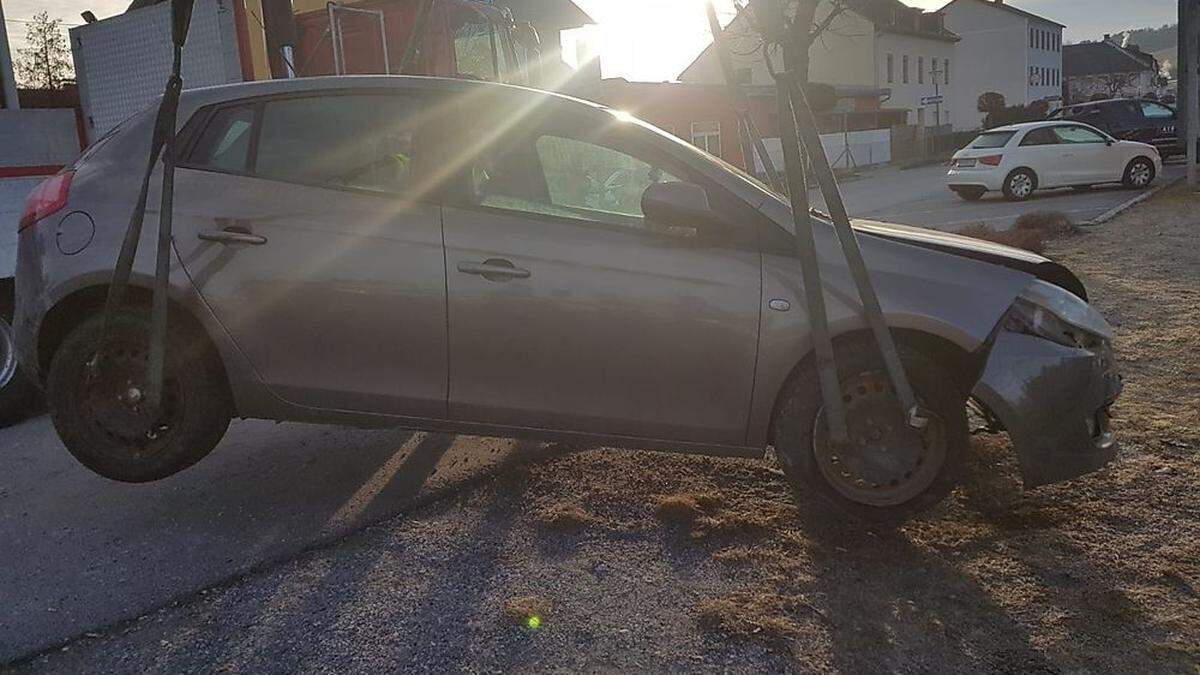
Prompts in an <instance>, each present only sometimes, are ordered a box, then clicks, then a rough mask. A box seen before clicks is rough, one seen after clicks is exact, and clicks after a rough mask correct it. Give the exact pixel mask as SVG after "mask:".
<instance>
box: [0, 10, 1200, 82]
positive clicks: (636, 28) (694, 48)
mask: <svg viewBox="0 0 1200 675" xmlns="http://www.w3.org/2000/svg"><path fill="white" fill-rule="evenodd" d="M717 1H718V7H719V8H720V11H719V14H720V15H721V20H722V22H723V23H724V22H725V21H728V20H729V19H730V18H731V17H732V10H731V9H730V8H731V6H732V0H717ZM903 1H904V2H905V3H906V4H909V5H912V6H914V7H921V8H922V9H926V10H934V9H938V8H939V7H941V6H943V5H945V4H946V2H948V0H903ZM1006 1H1008V2H1010V4H1012V5H1014V6H1016V7H1020V8H1021V9H1025V10H1028V11H1030V12H1033V13H1035V14H1039V15H1041V16H1044V17H1046V18H1047V19H1051V20H1054V21H1057V22H1059V23H1062V24H1065V25H1066V26H1067V31H1066V38H1065V39H1066V40H1067V41H1068V42H1078V41H1081V40H1092V39H1098V38H1100V37H1101V36H1102V35H1103V34H1104V33H1116V32H1120V31H1122V30H1127V29H1132V28H1144V27H1148V26H1149V27H1158V26H1161V25H1162V24H1164V23H1173V22H1174V21H1175V11H1176V9H1175V8H1176V1H1175V0H1139V1H1138V2H1129V1H1128V0H1006ZM704 2H705V0H578V2H577V4H579V6H580V7H582V8H583V9H584V10H585V11H587V12H588V13H589V14H591V16H592V18H594V19H596V21H597V22H598V23H599V26H597V27H595V28H592V29H589V32H588V33H585V39H590V43H592V44H598V45H599V50H600V58H601V68H602V72H603V74H604V76H605V77H617V76H621V77H626V78H628V79H631V80H647V81H660V80H671V79H674V78H676V77H677V76H678V75H679V72H680V71H681V70H683V68H684V67H686V66H687V65H688V64H689V63H691V61H692V59H694V58H695V57H696V55H697V54H698V53H699V52H700V51H701V50H702V49H703V48H704V46H705V45H706V44H708V42H709V41H710V40H711V39H712V37H711V34H710V33H709V30H708V23H707V20H706V19H705V16H704ZM0 4H3V7H4V17H5V23H6V28H7V29H8V34H9V40H10V44H11V45H12V47H13V49H14V50H15V49H17V48H19V47H20V46H21V45H22V44H24V35H25V26H26V24H25V23H23V21H25V20H28V19H29V18H30V17H31V16H33V15H34V14H35V13H37V12H40V11H43V10H45V11H48V12H49V13H50V16H51V18H56V17H57V18H61V19H63V20H64V23H66V24H68V25H76V24H78V23H81V21H82V20H81V19H80V18H79V13H80V12H82V11H84V10H88V9H90V10H92V11H93V12H95V14H96V16H97V17H100V18H104V17H107V16H112V15H113V14H118V13H120V12H122V11H124V9H125V7H126V6H128V4H129V0H84V1H82V2H79V1H73V0H0ZM497 4H504V3H503V0H497ZM569 39H573V38H569Z"/></svg>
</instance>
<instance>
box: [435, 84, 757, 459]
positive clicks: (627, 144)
mask: <svg viewBox="0 0 1200 675" xmlns="http://www.w3.org/2000/svg"><path fill="white" fill-rule="evenodd" d="M579 107H580V108H582V106H579ZM586 113H587V114H584V112H579V113H578V114H576V113H574V112H561V114H560V113H559V112H556V113H554V114H549V115H545V116H542V117H537V116H534V118H533V119H526V120H525V121H524V122H522V123H520V124H517V125H512V128H511V130H510V131H508V132H506V133H504V134H502V136H501V137H499V138H498V139H497V137H496V136H495V135H494V134H491V133H488V132H479V134H478V136H477V137H476V136H471V134H470V132H469V131H467V132H464V133H463V134H462V135H463V136H464V137H465V139H466V148H469V149H461V150H458V151H455V152H454V153H453V154H452V155H451V156H457V157H461V156H463V155H464V154H466V155H469V159H468V160H467V161H466V166H465V170H464V171H463V180H464V181H465V185H464V188H463V190H462V191H461V192H460V194H459V197H458V199H457V201H456V203H454V204H452V205H447V206H446V208H445V211H444V227H445V236H446V258H447V270H448V289H449V324H450V392H449V394H450V414H451V416H452V417H454V418H458V419H462V420H467V421H472V422H483V423H489V424H499V425H505V426H518V427H532V428H540V429H552V430H559V431H571V432H584V433H592V434H601V435H605V436H626V437H638V438H643V439H662V440H667V441H690V442H700V443H712V444H726V445H740V444H743V443H744V442H745V434H746V428H747V421H748V412H749V406H750V397H751V390H752V385H753V377H754V364H755V357H756V354H757V339H758V318H759V311H760V295H761V269H760V268H761V260H760V254H759V252H758V251H757V247H756V245H755V241H754V238H753V235H752V234H750V236H749V238H747V237H746V236H745V235H747V232H746V231H744V230H742V229H739V228H738V227H737V225H738V224H737V222H735V221H734V220H731V221H729V225H730V231H729V233H728V234H727V235H712V234H710V233H709V232H707V231H705V230H703V229H700V228H690V227H683V228H679V227H660V226H658V225H656V224H655V223H652V222H648V221H647V220H646V218H644V217H643V215H642V211H641V197H642V193H643V192H644V191H645V189H646V188H647V187H648V186H649V185H650V184H652V183H655V182H664V181H674V180H688V181H698V180H700V177H697V176H694V175H692V172H691V170H689V168H688V167H687V166H686V165H684V164H681V163H680V162H678V161H676V160H672V159H671V158H670V157H668V156H667V154H664V153H660V152H659V151H658V150H656V146H659V147H660V148H661V147H662V144H663V143H665V141H663V140H662V139H660V138H658V137H657V136H656V135H654V134H652V133H651V132H649V131H646V130H644V129H640V128H639V127H636V125H633V124H631V123H628V122H620V121H619V120H617V118H615V117H613V116H612V115H611V114H610V113H608V112H602V111H596V110H586ZM639 131H640V133H635V132H639ZM489 138H492V139H493V140H494V142H489V140H488V139H489ZM705 187H706V190H708V194H709V198H710V200H711V202H712V203H713V204H714V205H715V207H716V208H718V210H719V211H722V212H723V213H726V214H728V213H729V212H728V211H727V210H725V209H726V208H727V207H728V208H733V209H736V208H737V205H738V204H741V202H737V201H736V199H733V198H732V195H728V194H724V193H721V192H720V191H719V190H717V189H716V188H715V186H712V185H706V186H705ZM735 202H736V203H735ZM741 205H742V206H743V207H744V206H745V205H744V204H741ZM742 225H744V226H745V229H747V230H752V227H751V225H750V221H746V220H743V222H742Z"/></svg>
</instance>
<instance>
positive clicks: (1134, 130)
mask: <svg viewBox="0 0 1200 675" xmlns="http://www.w3.org/2000/svg"><path fill="white" fill-rule="evenodd" d="M1048 117H1049V119H1052V120H1071V121H1074V122H1083V123H1085V124H1090V125H1092V126H1094V127H1096V128H1098V129H1101V130H1102V131H1105V132H1107V133H1109V134H1110V135H1112V136H1114V137H1116V138H1118V139H1120V140H1123V141H1138V142H1140V143H1149V144H1150V145H1153V146H1154V147H1156V148H1158V153H1159V154H1160V155H1162V157H1163V159H1166V158H1167V157H1171V156H1173V155H1182V154H1185V152H1186V150H1185V148H1184V145H1183V141H1182V140H1180V138H1179V132H1178V131H1177V130H1176V128H1175V127H1176V124H1177V123H1178V122H1177V120H1178V117H1177V115H1176V113H1175V109H1174V108H1172V107H1171V106H1169V105H1165V104H1163V103H1159V102H1158V101H1150V100H1146V99H1136V98H1114V99H1109V100H1107V101H1089V102H1087V103H1076V104H1074V105H1069V106H1066V107H1064V108H1059V109H1058V110H1055V111H1053V112H1051V113H1050V115H1049V116H1048Z"/></svg>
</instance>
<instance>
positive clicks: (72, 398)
mask: <svg viewBox="0 0 1200 675" xmlns="http://www.w3.org/2000/svg"><path fill="white" fill-rule="evenodd" d="M149 328H150V321H149V316H148V315H147V314H144V313H135V312H128V313H122V314H120V315H119V316H117V317H116V318H115V319H114V321H113V326H112V330H111V333H110V335H109V342H108V345H107V347H106V348H105V350H104V352H103V356H102V357H100V358H98V357H97V349H98V347H99V344H100V334H101V317H100V316H95V317H92V318H91V319H89V320H87V321H86V322H84V323H83V324H82V325H80V326H79V327H78V328H76V329H75V330H74V331H73V332H72V333H71V334H70V335H69V336H68V337H67V338H66V340H64V341H63V343H62V345H61V346H60V347H59V349H58V351H57V353H56V354H55V355H54V360H53V362H52V364H51V366H50V372H49V377H48V379H47V399H48V403H49V406H50V415H51V418H52V420H53V422H54V426H55V428H56V429H57V430H58V434H59V436H60V437H61V438H62V441H63V443H64V444H65V445H66V446H67V450H68V451H70V453H71V454H72V455H74V457H75V458H76V459H77V460H79V462H80V463H82V464H83V465H84V466H86V467H88V468H89V469H91V470H92V471H94V472H96V473H98V474H100V475H101V476H104V477H106V478H110V479H112V480H118V481H122V482H127V483H142V482H148V481H153V480H159V479H162V478H166V477H167V476H171V475H173V474H175V473H178V472H180V471H182V470H184V469H186V468H188V467H189V466H191V465H193V464H195V463H196V462H198V461H200V460H201V459H202V458H203V457H204V456H206V455H207V454H208V453H209V452H211V451H212V449H213V448H214V447H216V445H217V443H218V442H219V441H220V440H221V437H222V436H223V435H224V434H225V430H226V429H227V428H228V426H229V421H230V416H231V408H232V406H231V405H230V401H229V395H228V393H227V388H226V386H225V381H224V376H223V374H222V371H221V369H220V361H219V360H218V359H217V357H216V355H215V354H213V353H212V351H211V349H209V348H208V346H207V343H205V342H204V341H203V340H201V339H199V338H198V336H196V335H194V334H193V333H191V332H190V331H188V330H186V329H185V328H184V327H181V326H178V325H177V322H172V324H171V328H170V330H169V331H168V335H167V357H168V360H167V370H166V381H165V383H164V386H163V396H162V405H161V406H160V407H158V408H154V407H152V406H150V405H149V403H148V399H147V396H146V383H147V380H148V373H149V345H148V336H149V332H150V330H149Z"/></svg>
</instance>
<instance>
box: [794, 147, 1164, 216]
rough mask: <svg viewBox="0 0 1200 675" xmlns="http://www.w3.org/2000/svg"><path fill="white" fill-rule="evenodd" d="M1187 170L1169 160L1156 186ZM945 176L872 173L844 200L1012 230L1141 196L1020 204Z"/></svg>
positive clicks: (1070, 194) (1037, 198) (1126, 193)
mask: <svg viewBox="0 0 1200 675" xmlns="http://www.w3.org/2000/svg"><path fill="white" fill-rule="evenodd" d="M1186 170H1187V167H1186V165H1185V164H1182V163H1178V162H1173V163H1171V164H1168V165H1167V166H1166V167H1165V169H1164V171H1163V174H1162V175H1160V176H1159V177H1158V180H1156V181H1155V183H1154V184H1153V185H1151V186H1150V189H1153V188H1154V187H1156V186H1157V185H1160V184H1161V183H1162V182H1163V181H1168V180H1172V179H1173V178H1176V177H1178V176H1181V175H1183V174H1184V173H1185V172H1186ZM945 175H946V168H945V167H944V166H927V167H921V168H917V169H907V170H905V169H899V168H885V169H880V170H877V171H871V172H867V173H864V174H862V177H860V178H858V179H854V180H847V181H844V182H843V183H842V186H841V187H842V198H843V199H844V200H845V201H846V208H847V209H848V210H849V211H850V215H851V216H854V217H857V218H867V219H870V220H882V221H887V222H893V223H901V224H903V225H914V226H917V227H928V228H933V229H937V230H947V231H953V230H957V229H959V228H962V227H965V226H967V225H971V224H974V223H986V224H987V225H990V226H992V227H993V228H995V229H998V230H1006V229H1009V228H1011V227H1012V225H1013V223H1014V222H1015V221H1016V219H1017V218H1018V217H1020V216H1021V214H1023V213H1029V212H1031V211H1046V210H1050V211H1061V212H1063V213H1066V214H1067V215H1068V216H1070V218H1071V220H1072V221H1074V222H1076V223H1083V222H1086V221H1088V220H1091V219H1092V218H1095V217H1096V216H1099V215H1100V214H1102V213H1104V212H1106V211H1108V210H1109V209H1112V208H1113V207H1115V206H1117V205H1119V204H1121V203H1123V202H1125V201H1127V200H1129V199H1132V198H1133V197H1136V196H1137V195H1138V193H1137V192H1134V191H1130V190H1126V189H1124V188H1122V187H1120V186H1110V187H1108V186H1106V187H1098V188H1096V189H1093V190H1090V191H1087V192H1076V191H1073V190H1048V191H1045V192H1037V193H1035V194H1034V197H1033V198H1032V199H1030V200H1029V201H1026V202H1020V203H1013V202H1009V201H1005V199H1004V198H1003V197H1002V196H1001V195H1000V194H999V193H995V194H993V193H988V195H987V196H985V197H984V198H983V199H982V200H980V201H978V202H966V201H963V200H962V199H959V198H958V197H957V196H956V195H954V193H952V192H950V191H949V190H948V189H946V184H945V180H944V178H945ZM811 199H812V200H813V203H814V205H816V206H817V207H818V208H824V204H825V201H824V199H823V198H821V194H820V191H819V190H813V191H812V193H811Z"/></svg>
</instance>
